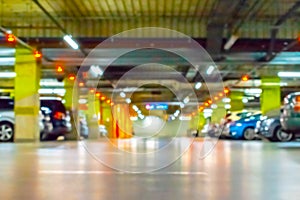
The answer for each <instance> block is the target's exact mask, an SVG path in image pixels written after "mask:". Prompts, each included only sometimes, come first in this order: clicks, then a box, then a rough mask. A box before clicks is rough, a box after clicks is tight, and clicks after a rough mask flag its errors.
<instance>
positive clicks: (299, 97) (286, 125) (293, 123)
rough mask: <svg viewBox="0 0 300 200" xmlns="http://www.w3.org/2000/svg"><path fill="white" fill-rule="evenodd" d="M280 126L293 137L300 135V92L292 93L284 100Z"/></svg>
mask: <svg viewBox="0 0 300 200" xmlns="http://www.w3.org/2000/svg"><path fill="white" fill-rule="evenodd" d="M280 124H281V126H282V130H284V131H285V132H287V133H291V134H293V136H297V135H299V134H300V92H295V93H291V94H289V95H287V96H286V97H285V98H284V106H283V111H282V113H281V115H280Z"/></svg>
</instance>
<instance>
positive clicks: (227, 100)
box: [222, 98, 231, 103]
mask: <svg viewBox="0 0 300 200" xmlns="http://www.w3.org/2000/svg"><path fill="white" fill-rule="evenodd" d="M222 101H223V103H230V102H231V99H230V98H223V99H222Z"/></svg>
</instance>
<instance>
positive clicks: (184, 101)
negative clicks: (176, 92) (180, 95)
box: [183, 96, 190, 104]
mask: <svg viewBox="0 0 300 200" xmlns="http://www.w3.org/2000/svg"><path fill="white" fill-rule="evenodd" d="M188 102H190V97H189V96H187V97H185V98H184V99H183V103H185V104H187V103H188Z"/></svg>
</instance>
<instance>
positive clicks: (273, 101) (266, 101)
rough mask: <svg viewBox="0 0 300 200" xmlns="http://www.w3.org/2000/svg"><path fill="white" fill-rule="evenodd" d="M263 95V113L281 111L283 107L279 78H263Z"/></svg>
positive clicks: (261, 98) (261, 100)
mask: <svg viewBox="0 0 300 200" xmlns="http://www.w3.org/2000/svg"><path fill="white" fill-rule="evenodd" d="M261 89H262V93H261V96H260V104H261V112H262V113H263V114H266V113H267V112H268V111H271V110H275V109H279V108H280V105H281V91H280V78H279V77H263V78H262V79H261Z"/></svg>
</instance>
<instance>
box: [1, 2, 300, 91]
mask: <svg viewBox="0 0 300 200" xmlns="http://www.w3.org/2000/svg"><path fill="white" fill-rule="evenodd" d="M299 7H300V1H298V0H264V1H261V0H232V1H224V0H103V1H99V0H85V1H79V0H75V1H73V0H1V7H0V11H1V14H0V24H1V27H2V28H4V29H6V30H11V31H12V32H13V33H14V34H15V35H16V36H18V37H19V38H21V39H22V40H23V41H24V42H26V43H28V44H30V45H32V46H34V47H37V48H40V49H41V50H42V52H43V54H44V56H45V57H46V58H48V60H44V61H43V77H44V78H49V77H50V78H52V77H55V70H54V69H55V67H54V66H55V64H56V63H57V62H60V63H63V64H64V65H65V66H66V67H67V68H68V70H69V71H70V72H73V71H76V70H77V69H78V67H79V66H80V65H81V62H82V61H83V60H84V58H85V56H86V55H87V53H89V52H90V51H91V50H92V49H93V48H94V47H95V46H97V45H98V44H99V43H100V42H102V41H104V40H105V39H106V38H109V37H111V36H113V35H115V34H118V33H120V32H122V31H127V30H130V29H134V28H139V27H162V28H168V29H171V30H176V31H179V32H182V33H184V34H186V35H188V36H190V37H192V38H194V39H195V41H197V42H198V43H199V44H200V45H202V46H203V47H204V48H205V49H206V50H207V51H208V52H209V53H210V55H211V56H212V58H213V59H214V61H215V62H216V64H217V67H218V69H219V71H220V72H221V75H222V77H223V79H224V81H232V80H236V79H239V78H240V77H241V75H243V74H250V75H251V77H252V78H254V79H258V78H260V77H261V76H264V75H266V74H268V75H269V74H270V71H271V72H272V73H274V74H276V73H277V72H278V71H280V70H282V69H283V66H286V67H287V68H289V69H295V68H297V66H299V64H300V59H298V58H299V55H298V51H300V47H299V44H298V41H297V38H298V37H299V30H300V23H299V15H300V9H299ZM136 33H137V34H136V35H131V38H130V39H132V40H128V39H129V38H126V37H124V38H120V41H119V45H120V48H113V49H109V48H103V49H97V51H98V54H99V57H97V58H95V59H98V61H96V62H99V65H100V66H101V65H103V66H104V65H105V62H104V63H103V60H105V59H108V58H111V57H112V56H113V54H114V53H115V52H118V51H120V49H124V48H127V49H134V48H135V47H136V46H135V45H136V43H141V42H142V41H143V40H144V39H145V38H152V40H154V41H155V42H157V43H160V42H161V38H166V39H170V38H172V39H174V37H175V39H176V36H174V35H172V34H171V32H169V34H160V35H159V36H158V35H157V33H156V32H145V31H144V32H136ZM65 34H70V35H72V36H73V38H75V39H77V41H78V42H79V43H80V47H81V51H80V50H73V49H71V48H70V47H69V46H68V45H67V44H66V43H64V42H63V39H62V37H63V36H64V35H65ZM155 37H157V38H155ZM177 39H178V40H180V38H177ZM230 39H234V40H236V41H235V42H234V43H233V45H232V47H229V48H227V49H226V48H225V45H226V43H227V42H228V41H230ZM166 41H167V40H166ZM1 44H2V46H5V45H4V44H3V41H2V42H1ZM161 45H162V46H164V43H161ZM166 45H168V44H166ZM100 55H101V56H100ZM166 58H168V59H167V62H166V63H164V64H169V65H171V66H173V67H174V69H175V70H176V71H179V72H180V73H182V74H183V75H184V76H185V77H186V78H187V80H188V81H189V82H191V83H194V82H196V81H203V79H201V77H200V76H199V74H197V72H196V71H195V70H193V68H191V67H190V66H189V64H188V63H186V62H185V61H184V60H181V59H180V58H178V57H176V56H173V55H168V53H164V54H161V52H159V51H156V50H153V49H150V50H149V51H144V52H143V51H140V52H139V55H138V56H137V57H135V59H132V57H131V56H130V55H129V56H125V58H124V59H120V60H119V62H116V63H114V66H110V68H107V71H106V73H105V74H104V75H105V77H107V78H109V79H110V80H109V81H107V80H105V79H104V80H100V83H98V85H99V87H104V88H106V87H108V86H111V83H112V81H114V80H118V79H119V78H120V77H121V76H122V74H124V73H126V72H127V71H128V70H130V69H131V68H132V67H134V66H136V65H138V64H143V63H145V62H147V59H149V60H157V61H161V62H162V63H163V62H164V61H166ZM291 58H292V59H291ZM297 59H298V60H297ZM290 61H291V62H290ZM86 67H88V66H86ZM153 73H154V72H153ZM153 75H154V74H153ZM155 76H157V74H156V75H155ZM144 78H145V77H144ZM170 79H173V77H172V74H171V73H169V72H165V73H164V72H163V71H162V72H161V74H160V75H159V77H158V78H157V80H170ZM93 81H94V80H92V79H91V80H89V82H93ZM136 82H138V80H136ZM252 85H253V84H252ZM241 87H247V86H243V85H241ZM148 89H149V88H148ZM154 90H157V88H154ZM162 90H163V89H162Z"/></svg>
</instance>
